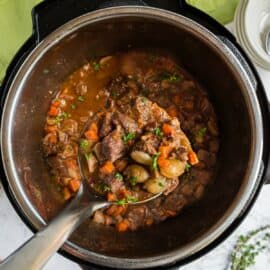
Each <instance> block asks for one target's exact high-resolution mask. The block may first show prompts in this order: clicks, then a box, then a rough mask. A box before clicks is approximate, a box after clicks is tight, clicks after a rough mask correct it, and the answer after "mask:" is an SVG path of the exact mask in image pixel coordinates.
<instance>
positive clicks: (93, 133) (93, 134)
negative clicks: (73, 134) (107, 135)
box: [84, 122, 99, 142]
mask: <svg viewBox="0 0 270 270" xmlns="http://www.w3.org/2000/svg"><path fill="white" fill-rule="evenodd" d="M84 135H85V137H86V138H87V139H89V140H91V141H94V142H96V141H98V139H99V137H98V127H97V124H96V123H94V122H93V123H91V125H90V127H89V129H88V131H86V132H85V133H84Z"/></svg>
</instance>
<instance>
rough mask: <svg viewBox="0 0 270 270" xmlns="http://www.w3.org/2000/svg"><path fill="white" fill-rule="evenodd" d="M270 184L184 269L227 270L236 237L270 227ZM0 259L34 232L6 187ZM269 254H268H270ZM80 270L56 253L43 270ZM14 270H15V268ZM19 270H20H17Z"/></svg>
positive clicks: (262, 267) (269, 79) (261, 268)
mask: <svg viewBox="0 0 270 270" xmlns="http://www.w3.org/2000/svg"><path fill="white" fill-rule="evenodd" d="M258 71H259V74H260V76H261V78H262V80H263V83H264V85H265V88H266V90H267V95H268V99H269V100H270V72H269V71H265V70H263V69H261V68H258ZM269 207H270V185H268V186H265V187H263V189H262V192H261V194H260V195H259V198H258V200H257V202H256V203H255V205H254V207H253V209H252V210H251V212H250V214H249V215H248V217H247V218H246V219H245V220H244V222H243V223H242V224H241V225H240V227H239V228H238V229H237V230H236V231H235V232H234V233H233V234H232V235H231V236H230V237H229V238H228V239H227V240H226V241H225V242H224V243H223V244H221V245H220V246H218V247H217V248H216V249H214V250H213V251H211V252H210V253H208V254H207V255H205V256H203V257H202V258H200V259H198V260H197V261H194V262H192V263H190V264H188V265H186V266H184V267H183V268H181V269H182V270H206V269H207V270H227V269H228V263H229V256H230V254H231V252H232V249H233V245H234V244H235V241H236V239H237V237H238V236H239V235H241V234H243V233H246V232H248V231H249V230H252V229H256V228H258V227H261V226H263V225H266V224H270V211H269ZM0 226H1V229H0V259H3V258H5V257H6V256H7V255H9V254H10V253H11V252H12V251H13V250H15V249H16V248H17V247H19V246H20V245H21V244H22V243H24V242H25V241H26V240H27V239H28V238H29V237H30V236H31V235H32V233H31V232H30V230H29V229H28V228H27V227H26V226H25V224H24V223H23V222H22V221H21V219H20V218H19V217H18V215H17V213H16V212H15V210H14V209H13V208H12V206H11V204H10V202H9V201H8V199H7V196H6V195H5V193H4V190H3V188H2V187H1V188H0ZM266 254H267V253H265V254H262V255H260V257H259V258H258V260H257V264H256V266H254V267H252V268H250V269H251V270H266V269H269V265H270V257H269V256H267V255H266ZM268 254H269V252H268ZM79 269H80V267H79V266H78V265H77V264H75V263H73V262H71V261H69V260H67V259H66V258H64V257H62V256H61V255H58V254H55V255H54V256H53V257H52V258H51V260H50V261H49V263H48V264H47V265H46V266H45V267H44V270H79ZM14 270H15V269H14ZM16 270H19V269H16Z"/></svg>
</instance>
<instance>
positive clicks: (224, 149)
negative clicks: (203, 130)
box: [12, 17, 251, 258]
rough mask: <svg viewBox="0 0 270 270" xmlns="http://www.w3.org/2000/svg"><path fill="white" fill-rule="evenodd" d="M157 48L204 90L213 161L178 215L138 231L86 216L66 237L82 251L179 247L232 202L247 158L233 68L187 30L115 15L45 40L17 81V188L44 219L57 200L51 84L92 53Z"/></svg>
mask: <svg viewBox="0 0 270 270" xmlns="http://www.w3.org/2000/svg"><path fill="white" fill-rule="evenodd" d="M146 47H150V48H151V47H153V48H161V49H165V50H166V51H168V52H170V53H173V54H174V55H176V56H177V59H179V63H181V64H182V65H183V66H184V67H185V68H186V69H187V70H188V71H189V72H190V73H191V74H192V75H194V77H195V78H196V79H198V80H199V82H201V83H202V85H203V86H204V87H205V88H206V89H207V91H208V93H209V96H210V100H211V101H212V102H213V104H214V107H215V110H216V112H217V114H218V118H219V124H220V129H221V137H222V138H221V150H220V153H219V168H218V172H217V176H216V179H215V182H214V183H213V185H212V186H211V187H209V189H208V192H207V194H206V196H205V197H204V199H203V200H202V201H200V202H199V203H197V204H196V205H194V206H192V207H190V208H188V209H186V210H185V211H184V212H182V213H181V214H180V215H179V216H178V217H175V218H172V219H170V220H168V221H166V222H163V223H162V224H159V225H155V226H152V227H151V228H149V229H145V230H140V231H138V232H128V233H122V234H119V233H117V232H115V231H114V230H113V229H111V228H107V227H103V226H97V225H94V224H93V223H91V222H89V221H87V222H85V223H84V224H83V225H81V226H80V228H79V229H78V230H77V231H76V232H75V233H74V234H73V235H72V237H71V241H72V242H73V243H75V244H77V245H78V246H80V247H81V248H83V249H85V250H90V251H93V252H97V253H102V254H106V255H110V256H117V257H126V256H128V257H130V258H143V257H148V256H153V255H158V254H161V253H164V252H168V251H171V250H174V249H176V248H179V247H180V246H183V245H185V244H187V243H189V242H190V241H192V240H195V239H196V238H197V237H198V236H201V235H202V234H203V233H205V232H207V230H208V229H209V228H211V226H213V225H214V224H215V223H216V222H217V221H218V220H219V219H220V218H221V217H222V215H223V214H224V212H225V211H226V210H227V209H228V207H229V206H230V205H231V203H232V202H233V200H234V198H235V196H236V194H237V192H238V190H239V188H240V186H241V184H242V179H243V178H244V174H245V171H246V168H247V163H248V160H249V149H250V143H251V137H250V124H249V123H250V120H249V116H248V110H247V107H246V105H245V103H244V99H243V96H242V94H241V88H242V86H241V85H240V83H239V82H238V80H237V75H236V74H234V73H233V71H232V70H231V69H230V68H229V66H228V65H227V64H226V63H225V62H224V60H223V59H222V57H221V56H220V55H219V54H218V53H217V52H216V51H215V50H214V49H213V48H210V47H209V45H208V44H206V43H205V42H204V41H203V40H202V39H201V38H200V37H195V35H194V34H191V33H190V32H189V31H188V29H186V30H185V29H181V28H179V27H178V28H177V27H175V26H172V25H169V24H166V23H165V22H164V23H161V22H157V21H155V19H151V20H150V19H147V18H139V17H138V18H136V17H129V18H125V17H121V18H118V19H107V20H105V21H103V22H100V23H99V22H96V23H92V24H89V25H88V26H85V27H84V28H82V29H81V30H80V31H79V32H76V33H74V34H71V35H70V36H68V37H66V38H65V39H64V40H62V41H60V42H59V43H57V44H56V45H55V46H54V47H52V48H51V49H50V50H49V51H48V52H47V53H46V54H45V55H44V57H43V58H42V59H41V60H39V61H38V62H37V64H36V66H35V69H34V70H33V71H32V72H31V73H30V74H29V76H28V78H27V79H26V81H25V83H24V89H23V91H22V92H21V93H22V94H21V95H20V97H19V100H18V104H17V108H16V112H15V118H14V129H13V134H12V140H13V145H12V150H13V152H14V153H15V155H14V158H15V162H16V166H17V171H18V174H19V176H20V178H21V179H22V181H23V182H24V187H25V191H26V192H27V194H28V196H29V197H30V198H31V200H32V202H33V204H34V205H35V207H36V208H37V209H38V211H39V212H40V213H41V215H42V216H43V217H44V218H45V219H50V218H51V217H53V216H54V215H55V213H56V212H57V211H58V210H59V208H61V207H62V206H61V205H60V204H59V202H60V200H59V199H58V198H57V196H56V193H55V192H52V186H51V185H49V184H48V183H49V182H50V181H49V174H48V168H47V167H46V165H45V163H44V160H43V158H42V153H41V138H42V135H43V126H44V122H45V115H46V111H47V110H48V106H49V102H50V100H51V98H52V96H53V95H54V94H55V93H56V91H57V88H58V85H59V83H60V82H61V81H62V80H64V79H65V78H66V76H67V75H68V74H70V73H71V72H72V71H74V70H75V69H76V68H77V67H79V66H81V65H83V64H84V63H85V62H86V61H87V60H89V59H90V58H91V57H94V56H103V55H109V54H112V53H114V52H118V51H122V50H127V49H129V48H146Z"/></svg>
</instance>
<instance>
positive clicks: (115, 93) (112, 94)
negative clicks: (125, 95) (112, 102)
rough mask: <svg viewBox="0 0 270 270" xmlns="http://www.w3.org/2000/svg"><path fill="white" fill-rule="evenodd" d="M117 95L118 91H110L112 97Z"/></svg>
mask: <svg viewBox="0 0 270 270" xmlns="http://www.w3.org/2000/svg"><path fill="white" fill-rule="evenodd" d="M119 95H120V94H119V93H118V92H112V93H111V96H112V97H118V96H119Z"/></svg>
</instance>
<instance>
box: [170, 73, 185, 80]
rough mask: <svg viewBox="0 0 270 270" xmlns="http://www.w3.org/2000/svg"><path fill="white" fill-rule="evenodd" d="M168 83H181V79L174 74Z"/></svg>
mask: <svg viewBox="0 0 270 270" xmlns="http://www.w3.org/2000/svg"><path fill="white" fill-rule="evenodd" d="M169 81H170V82H181V81H182V78H181V77H180V76H178V75H176V74H173V75H171V76H170V77H169Z"/></svg>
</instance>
